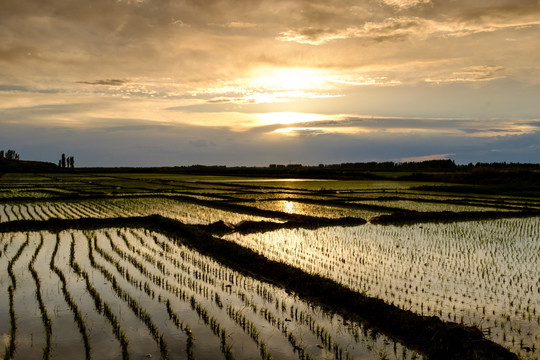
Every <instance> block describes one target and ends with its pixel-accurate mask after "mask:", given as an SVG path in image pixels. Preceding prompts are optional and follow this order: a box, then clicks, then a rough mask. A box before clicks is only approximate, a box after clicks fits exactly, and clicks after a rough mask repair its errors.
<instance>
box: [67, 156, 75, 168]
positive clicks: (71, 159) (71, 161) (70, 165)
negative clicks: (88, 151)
mask: <svg viewBox="0 0 540 360" xmlns="http://www.w3.org/2000/svg"><path fill="white" fill-rule="evenodd" d="M67 167H68V168H70V169H74V168H75V158H74V157H73V156H70V157H68V158H67Z"/></svg>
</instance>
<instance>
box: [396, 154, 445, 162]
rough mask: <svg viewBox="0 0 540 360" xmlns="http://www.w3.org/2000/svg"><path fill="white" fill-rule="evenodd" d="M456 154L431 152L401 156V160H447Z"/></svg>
mask: <svg viewBox="0 0 540 360" xmlns="http://www.w3.org/2000/svg"><path fill="white" fill-rule="evenodd" d="M455 155H456V154H453V153H452V154H431V155H422V156H413V157H405V158H401V159H400V160H399V161H400V162H420V161H428V160H446V159H450V158H451V157H452V156H455Z"/></svg>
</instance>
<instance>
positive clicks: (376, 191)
mask: <svg viewBox="0 0 540 360" xmlns="http://www.w3.org/2000/svg"><path fill="white" fill-rule="evenodd" d="M418 185H421V184H419V183H406V182H394V181H385V182H374V181H309V180H308V181H301V180H293V179H277V180H276V179H256V180H253V179H246V178H226V177H196V176H183V175H163V176H161V175H141V176H135V175H122V174H115V175H114V176H113V175H109V174H104V175H100V174H79V175H66V174H58V175H54V176H52V175H51V176H49V175H39V176H38V175H36V176H33V175H20V176H18V175H16V174H9V175H5V176H3V177H1V178H0V226H4V227H2V232H0V294H2V295H0V319H1V321H0V339H1V341H2V344H3V346H2V348H0V356H2V357H3V358H4V359H33V358H44V359H45V358H46V359H49V358H51V359H53V358H54V359H62V358H66V356H68V354H69V358H73V359H90V358H94V359H127V358H131V359H146V358H150V357H153V358H162V359H210V358H225V359H232V358H235V359H254V358H261V359H296V358H298V359H421V358H426V359H427V358H429V357H428V356H426V354H422V351H421V350H419V349H417V348H416V346H413V347H412V348H411V347H409V346H406V345H402V343H401V342H400V341H399V340H398V339H396V338H395V337H394V336H392V335H389V334H385V332H384V331H380V330H375V329H374V327H373V326H372V324H370V323H369V322H363V321H360V320H358V318H357V317H351V318H349V317H348V316H345V315H343V313H340V312H336V311H334V310H333V309H331V308H327V307H323V306H321V305H320V304H319V303H318V301H315V299H314V301H311V300H309V299H306V298H304V297H302V296H299V295H297V294H295V292H294V291H291V290H290V289H288V288H287V287H286V286H282V285H279V286H278V285H276V283H275V281H273V280H272V277H271V276H269V278H268V279H266V280H265V279H263V277H264V276H261V275H255V274H257V271H253V273H251V271H250V270H248V271H247V272H246V270H245V269H236V268H235V265H234V264H233V263H230V264H228V265H227V264H225V263H228V262H227V259H226V258H223V259H222V260H219V259H216V258H215V255H213V254H214V253H213V252H212V251H210V252H207V251H204V250H200V249H196V248H193V247H192V246H190V245H189V244H190V241H195V240H193V239H190V238H185V237H182V236H178V237H177V236H171V235H170V234H169V233H167V232H163V231H159V230H156V229H153V228H151V227H152V226H148V227H145V226H142V225H141V226H133V227H125V226H115V227H111V226H105V225H95V226H94V225H92V226H87V225H84V226H86V227H87V228H85V229H82V230H81V229H78V228H77V227H78V226H82V225H80V224H82V223H80V222H77V221H82V220H85V219H87V220H89V221H94V222H95V223H96V224H98V223H99V221H98V220H100V219H102V220H106V219H120V220H119V221H124V220H122V219H125V221H128V222H129V221H131V220H130V219H133V220H132V221H136V220H137V219H138V218H140V217H145V216H149V215H159V216H160V217H161V218H164V219H170V220H171V221H175V222H176V223H178V224H180V225H181V226H188V227H189V229H192V230H189V231H192V232H191V233H189V234H192V235H185V236H188V237H189V236H194V237H201V239H203V238H205V236H214V237H216V238H215V239H216V240H215V241H218V242H217V243H216V244H219V241H222V242H226V243H227V242H228V243H234V244H238V245H240V246H241V247H242V248H245V249H248V250H250V251H253V252H255V253H257V254H260V255H262V256H263V257H264V258H265V259H266V260H265V261H270V262H271V263H272V262H277V263H282V264H285V265H286V266H290V267H291V269H296V270H295V271H301V272H302V273H305V274H306V276H307V278H309V279H312V278H313V279H316V278H317V276H321V277H322V278H326V279H330V280H331V281H332V283H335V284H336V285H335V286H336V287H338V286H341V285H343V286H344V287H345V289H348V290H352V292H355V293H357V294H360V296H365V297H367V298H369V299H381V300H383V301H384V303H386V304H388V305H391V306H393V307H395V308H397V309H400V310H403V311H404V312H407V313H411V314H412V315H411V316H417V317H419V318H427V317H429V316H435V317H436V318H438V319H440V320H442V321H444V322H446V323H448V324H449V326H454V325H452V324H455V326H462V325H473V326H475V327H476V328H477V329H479V330H480V331H481V332H482V333H483V335H484V336H485V337H486V338H487V339H490V340H492V341H493V342H495V343H497V344H500V345H502V346H503V347H505V348H507V349H510V350H511V351H512V352H514V353H515V354H518V356H519V357H520V358H522V359H538V358H539V356H540V355H539V351H538V348H539V347H540V271H539V270H538V263H539V262H540V258H539V256H540V255H539V254H540V217H539V216H538V215H537V214H536V213H534V212H530V211H531V209H535V208H536V207H537V206H539V205H538V204H540V202H539V201H538V200H537V199H534V198H523V197H520V198H517V197H516V198H512V197H505V198H499V197H496V196H489V195H484V196H476V197H471V196H466V195H463V196H461V195H459V194H452V195H449V194H443V193H437V192H425V193H422V192H419V191H417V190H413V189H411V187H412V186H418ZM407 211H419V212H420V213H418V219H417V220H415V221H414V222H413V223H406V224H401V223H395V224H389V225H375V224H371V223H369V222H368V223H367V224H364V225H355V226H351V225H347V224H349V223H351V222H350V221H351V220H350V219H357V220H358V219H360V218H361V219H365V220H369V219H371V218H373V217H376V216H379V215H388V214H392V213H396V212H407ZM443 211H452V212H457V213H459V212H461V211H466V212H475V214H476V215H475V216H479V217H481V216H482V213H485V214H489V218H488V217H487V215H486V218H485V219H481V218H480V219H477V220H474V221H467V220H466V219H464V220H463V221H437V222H433V221H422V214H423V213H422V212H430V213H432V212H441V213H442V212H443ZM494 213H496V214H499V213H500V216H499V215H493V214H494ZM514 214H519V216H517V215H514ZM499 217H500V218H499ZM92 219H94V220H92ZM145 219H147V218H145ZM148 219H151V218H148ZM324 219H333V220H334V221H335V222H334V223H335V224H336V225H332V226H327V225H321V224H325V222H324V221H323V220H324ZM347 219H349V220H347ZM60 220H65V221H72V223H69V224H72V225H67V227H68V228H63V229H59V228H54V226H57V225H48V224H57V223H54V221H60ZM341 220H343V222H342V223H340V221H341ZM51 221H53V223H51ZM145 221H147V220H145ZM149 221H151V220H149ZM347 221H349V222H347ZM354 223H355V224H358V223H360V222H359V221H356V222H354ZM25 224H28V226H32V227H34V228H35V227H38V228H39V227H40V226H41V227H42V230H31V229H30V228H28V230H24V229H25V228H24V226H26V225H25ZM62 224H64V223H62ZM85 224H87V223H85ZM182 224H184V225H182ZM268 224H274V225H272V226H273V227H272V228H271V230H270V231H269V230H267V229H270V228H269V227H268V226H269V225H268ZM340 224H341V225H340ZM150 225H151V223H150ZM180 225H179V226H180ZM247 225H249V226H250V227H249V231H247V230H242V229H246V226H247ZM10 229H11V230H10ZM13 229H15V230H13ZM55 229H56V230H55ZM205 239H206V238H205ZM188 240H189V241H188ZM223 260H224V262H225V263H224V262H223ZM246 266H247V265H246ZM250 266H252V265H250ZM248 272H249V273H248ZM270 280H272V281H270ZM332 286H333V285H332ZM370 301H371V300H370Z"/></svg>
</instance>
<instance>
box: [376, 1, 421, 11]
mask: <svg viewBox="0 0 540 360" xmlns="http://www.w3.org/2000/svg"><path fill="white" fill-rule="evenodd" d="M382 2H383V3H384V4H386V5H389V6H394V7H397V8H399V9H408V8H411V7H414V6H418V5H424V4H430V3H431V0H382Z"/></svg>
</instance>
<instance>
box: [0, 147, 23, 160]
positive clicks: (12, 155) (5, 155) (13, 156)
mask: <svg viewBox="0 0 540 360" xmlns="http://www.w3.org/2000/svg"><path fill="white" fill-rule="evenodd" d="M0 159H7V160H19V159H20V157H19V154H17V152H16V151H15V150H11V149H10V150H8V151H4V150H2V151H0Z"/></svg>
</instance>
